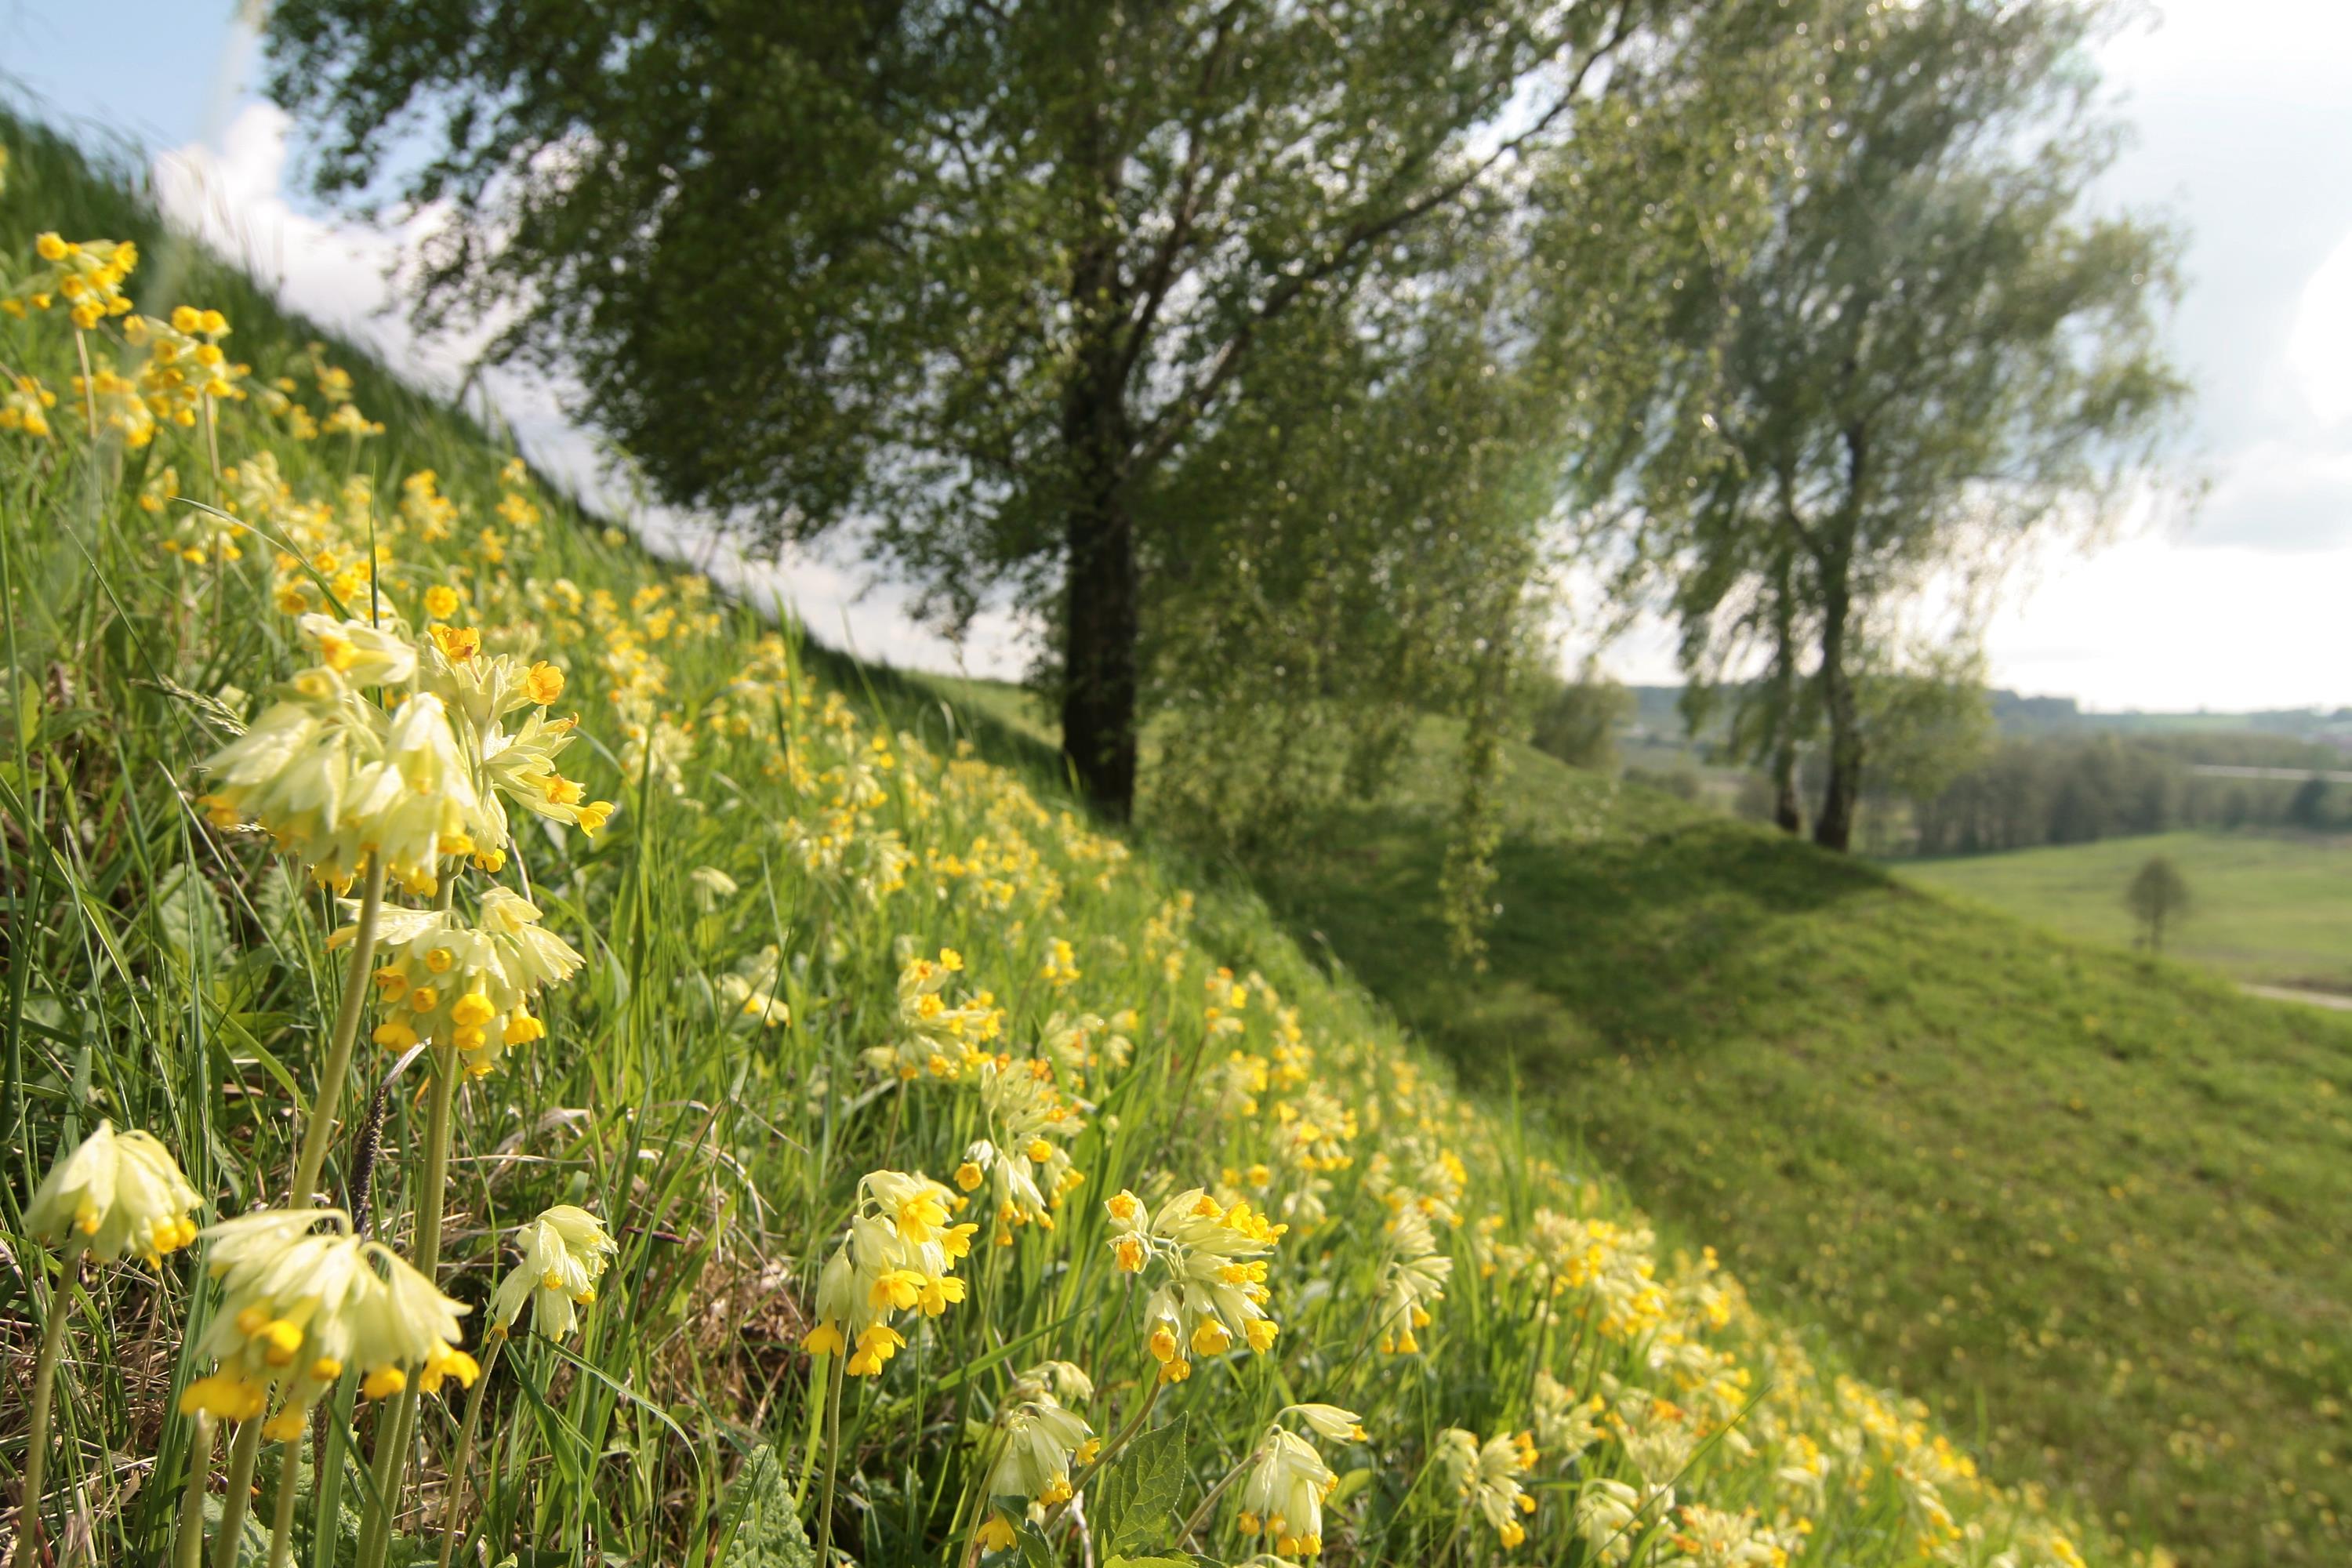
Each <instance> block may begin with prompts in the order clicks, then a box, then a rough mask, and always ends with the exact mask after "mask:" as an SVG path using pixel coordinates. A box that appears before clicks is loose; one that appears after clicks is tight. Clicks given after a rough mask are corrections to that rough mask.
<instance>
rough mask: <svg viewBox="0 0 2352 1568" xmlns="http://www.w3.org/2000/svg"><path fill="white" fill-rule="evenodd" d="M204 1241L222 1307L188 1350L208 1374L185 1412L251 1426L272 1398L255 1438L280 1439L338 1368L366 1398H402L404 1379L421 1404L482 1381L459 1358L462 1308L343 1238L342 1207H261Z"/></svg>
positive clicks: (405, 1267)
mask: <svg viewBox="0 0 2352 1568" xmlns="http://www.w3.org/2000/svg"><path fill="white" fill-rule="evenodd" d="M321 1222H326V1223H329V1224H331V1226H332V1227H333V1228H331V1229H330V1230H326V1231H321V1230H320V1229H318V1228H317V1227H318V1226H319V1225H320V1223H321ZM204 1236H205V1241H206V1242H208V1243H209V1244H210V1247H209V1256H208V1258H207V1259H206V1261H207V1264H208V1265H209V1267H210V1268H211V1271H212V1273H213V1275H214V1276H215V1278H216V1279H219V1280H220V1281H221V1283H222V1301H221V1307H220V1310H219V1311H218V1312H217V1313H216V1314H215V1317H214V1319H213V1321H212V1326H211V1328H210V1329H209V1330H208V1331H206V1333H205V1338H204V1340H203V1341H202V1342H200V1343H199V1345H198V1347H197V1349H198V1351H199V1352H200V1353H202V1354H205V1355H207V1356H210V1357H211V1358H213V1363H214V1366H213V1370H212V1372H211V1373H208V1374H207V1375H205V1377H202V1378H199V1379H197V1380H196V1381H195V1382H194V1383H192V1384H189V1385H188V1387H187V1390H186V1391H185V1393H184V1394H182V1396H181V1401H180V1407H181V1409H182V1411H183V1412H184V1413H186V1414H191V1415H193V1414H194V1413H195V1412H197V1411H200V1410H201V1411H206V1412H209V1413H210V1414H212V1415H215V1416H218V1417H219V1418H221V1419H222V1420H225V1421H245V1420H250V1419H251V1418H253V1417H254V1416H257V1415H260V1414H261V1413H262V1411H263V1410H264V1409H266V1408H267V1407H268V1402H269V1398H270V1395H271V1394H272V1392H273V1391H276V1392H278V1393H280V1394H282V1395H283V1404H282V1405H281V1407H280V1409H279V1412H278V1415H277V1416H275V1417H273V1418H272V1419H271V1421H270V1423H269V1425H268V1426H266V1427H264V1428H263V1430H264V1432H265V1433H266V1434H267V1435H268V1436H273V1437H279V1438H288V1437H292V1436H299V1433H300V1431H301V1427H302V1423H303V1420H304V1419H305V1418H306V1417H307V1415H308V1414H309V1412H310V1407H311V1406H312V1405H316V1404H317V1403H318V1402H319V1400H320V1398H321V1397H323V1396H324V1395H325V1394H326V1393H327V1391H328V1390H329V1389H330V1388H331V1387H333V1386H334V1383H335V1380H336V1379H337V1378H339V1377H341V1375H342V1374H343V1372H344V1370H345V1369H346V1368H347V1367H357V1368H359V1369H360V1370H361V1371H362V1373H363V1376H362V1382H361V1384H360V1391H361V1393H362V1394H364V1395H365V1396H366V1397H368V1398H370V1399H382V1398H384V1397H386V1396H387V1395H389V1394H395V1393H397V1392H399V1391H400V1390H401V1389H403V1388H405V1387H406V1386H407V1385H408V1379H409V1377H410V1376H411V1375H412V1373H413V1374H414V1375H415V1377H416V1379H417V1386H418V1387H419V1388H420V1389H422V1390H424V1391H425V1393H428V1394H430V1393H434V1392H436V1391H438V1389H439V1388H440V1387H441V1385H442V1384H443V1383H444V1381H446V1379H448V1378H451V1377H455V1378H456V1379H457V1381H458V1382H459V1383H460V1384H467V1385H470V1384H472V1383H473V1381H474V1379H475V1378H476V1377H477V1376H478V1375H480V1368H479V1367H478V1365H476V1363H475V1362H474V1358H473V1357H472V1356H470V1355H467V1353H466V1352H464V1351H462V1350H460V1349H458V1348H457V1339H458V1328H457V1319H458V1318H459V1317H460V1316H462V1315H463V1314H464V1313H466V1312H467V1311H469V1310H471V1309H470V1308H467V1307H465V1306H463V1305H461V1304H459V1303H458V1302H456V1301H453V1300H449V1298H447V1297H446V1296H444V1295H443V1294H442V1293H441V1292H440V1290H439V1289H437V1288H436V1286H435V1285H434V1284H433V1282H432V1281H431V1280H429V1279H426V1278H425V1276H424V1275H422V1274H420V1273H418V1272H417V1271H416V1270H415V1268H411V1267H410V1266H409V1264H408V1263H407V1261H406V1260H405V1259H404V1258H401V1257H400V1256H399V1254H397V1253H395V1252H394V1251H393V1250H392V1249H391V1248H390V1247H385V1246H384V1245H383V1244H382V1243H381V1242H374V1241H366V1240H362V1239H361V1238H360V1237H356V1236H354V1235H352V1230H351V1216H350V1215H346V1214H345V1213H343V1212H342V1211H341V1209H261V1210H258V1211H256V1212H255V1213H252V1214H246V1215H237V1216H236V1218H234V1219H228V1220H223V1221H222V1222H221V1223H220V1224H218V1225H215V1226H212V1227H211V1228H210V1229H209V1230H206V1231H205V1233H204Z"/></svg>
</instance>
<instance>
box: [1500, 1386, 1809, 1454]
mask: <svg viewBox="0 0 2352 1568" xmlns="http://www.w3.org/2000/svg"><path fill="white" fill-rule="evenodd" d="M1607 1407H1608V1406H1607V1405H1606V1403H1605V1402H1604V1401H1603V1400H1602V1399H1601V1396H1600V1395H1599V1394H1594V1395H1592V1396H1591V1398H1589V1399H1579V1398H1577V1397H1576V1395H1575V1394H1574V1393H1573V1391H1571V1390H1570V1388H1569V1387H1568V1385H1567V1384H1563V1383H1561V1382H1560V1381H1559V1379H1558V1378H1556V1377H1554V1376H1552V1374H1551V1373H1548V1372H1544V1371H1541V1370H1538V1372H1537V1373H1536V1384H1535V1439H1536V1446H1537V1447H1539V1448H1541V1449H1542V1450H1543V1451H1544V1452H1545V1453H1547V1454H1549V1455H1551V1456H1552V1458H1554V1459H1556V1460H1557V1459H1572V1458H1576V1457H1577V1456H1578V1455H1579V1454H1581V1453H1583V1452H1584V1450H1585V1449H1587V1448H1590V1447H1592V1445H1593V1444H1594V1443H1595V1442H1597V1441H1598V1440H1599V1439H1600V1436H1601V1426H1600V1423H1599V1421H1598V1420H1597V1419H1596V1417H1598V1416H1599V1415H1601V1411H1603V1410H1604V1409H1606V1408H1607ZM1815 1451H1816V1452H1819V1450H1818V1449H1817V1450H1815Z"/></svg>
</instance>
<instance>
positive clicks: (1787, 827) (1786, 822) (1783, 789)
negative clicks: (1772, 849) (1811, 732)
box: [1772, 739, 1805, 837]
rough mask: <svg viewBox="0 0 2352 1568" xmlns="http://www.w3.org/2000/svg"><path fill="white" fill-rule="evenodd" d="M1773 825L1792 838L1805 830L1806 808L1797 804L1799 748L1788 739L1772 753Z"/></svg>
mask: <svg viewBox="0 0 2352 1568" xmlns="http://www.w3.org/2000/svg"><path fill="white" fill-rule="evenodd" d="M1772 825H1773V826H1775V827H1778V828H1779V829H1780V831H1781V832H1783V833H1786V834H1789V835H1790V836H1792V837H1793V836H1794V835H1796V834H1800V833H1802V832H1803V831H1804V830H1805V811H1804V807H1802V806H1801V805H1798V804H1797V748H1796V746H1795V744H1794V743H1792V742H1790V741H1788V740H1786V739H1783V740H1782V741H1781V742H1780V745H1779V746H1778V747H1777V748H1776V749H1775V750H1774V751H1773V752H1772Z"/></svg>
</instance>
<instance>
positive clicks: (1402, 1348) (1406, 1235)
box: [1373, 1208, 1454, 1355]
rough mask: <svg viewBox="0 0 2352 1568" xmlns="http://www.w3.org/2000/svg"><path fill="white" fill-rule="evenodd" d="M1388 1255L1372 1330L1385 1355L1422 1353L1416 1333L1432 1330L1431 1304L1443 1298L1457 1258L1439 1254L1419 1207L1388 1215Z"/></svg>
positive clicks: (1382, 1273) (1382, 1268)
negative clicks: (1375, 1332)
mask: <svg viewBox="0 0 2352 1568" xmlns="http://www.w3.org/2000/svg"><path fill="white" fill-rule="evenodd" d="M1388 1232H1389V1257H1388V1261H1387V1262H1386V1263H1384V1264H1383V1265H1381V1286H1380V1298H1379V1302H1378V1304H1377V1305H1376V1306H1375V1307H1374V1309H1373V1313H1374V1317H1373V1326H1374V1327H1375V1328H1376V1329H1377V1330H1378V1331H1379V1332H1380V1336H1381V1351H1382V1352H1384V1353H1390V1354H1403V1355H1412V1354H1415V1353H1416V1352H1419V1351H1420V1349H1421V1341H1420V1340H1419V1339H1418V1338H1417V1337H1416V1333H1415V1331H1417V1330H1421V1329H1425V1328H1427V1327H1428V1326H1429V1304H1430V1303H1431V1302H1433V1301H1436V1300H1441V1299H1443V1298H1444V1294H1445V1282H1446V1280H1447V1279H1451V1278H1452V1277H1453V1273H1454V1259H1453V1258H1449V1257H1447V1256H1446V1255H1445V1254H1444V1253H1442V1252H1440V1251H1438V1250H1437V1238H1436V1237H1435V1236H1434V1235H1433V1233H1432V1232H1431V1230H1430V1226H1429V1220H1428V1217H1427V1216H1426V1215H1423V1212H1422V1211H1421V1210H1420V1209H1417V1208H1402V1209H1399V1210H1397V1212H1396V1213H1395V1214H1393V1215H1390V1216H1389V1223H1388Z"/></svg>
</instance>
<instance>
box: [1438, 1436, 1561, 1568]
mask: <svg viewBox="0 0 2352 1568" xmlns="http://www.w3.org/2000/svg"><path fill="white" fill-rule="evenodd" d="M1539 1457H1540V1456H1539V1454H1538V1450H1537V1448H1536V1446H1535V1440H1534V1438H1533V1437H1532V1436H1529V1435H1528V1433H1525V1432H1520V1433H1516V1434H1514V1433H1509V1432H1498V1433H1496V1435H1495V1436H1492V1437H1489V1438H1487V1439H1486V1442H1484V1443H1480V1442H1479V1441H1478V1439H1477V1437H1476V1436H1475V1435H1474V1434H1472V1433H1469V1432H1465V1431H1464V1430H1463V1429H1462V1428H1461V1427H1459V1426H1449V1427H1447V1428H1446V1429H1445V1430H1444V1431H1443V1432H1440V1433H1439V1434H1438V1435H1437V1452H1436V1459H1437V1464H1438V1468H1440V1469H1441V1470H1442V1471H1443V1472H1444V1476H1445V1479H1447V1480H1448V1481H1450V1482H1452V1483H1453V1486H1454V1491H1455V1493H1456V1494H1457V1495H1458V1496H1459V1497H1460V1498H1461V1500H1462V1503H1463V1506H1464V1507H1465V1509H1469V1510H1475V1512H1476V1513H1477V1514H1478V1515H1479V1517H1481V1518H1483V1519H1484V1520H1486V1522H1487V1523H1488V1524H1489V1525H1491V1526H1493V1527H1494V1531H1495V1533H1496V1536H1498V1537H1499V1538H1500V1539H1501V1541H1502V1542H1503V1546H1504V1549H1505V1550H1509V1549H1510V1548H1512V1547H1515V1546H1517V1545H1518V1544H1519V1542H1523V1541H1525V1540H1526V1539H1527V1538H1528V1528H1527V1526H1526V1525H1525V1524H1524V1523H1522V1522H1521V1516H1522V1515H1524V1514H1531V1513H1533V1512H1535V1510H1536V1500H1535V1499H1534V1497H1532V1496H1531V1495H1529V1493H1528V1489H1526V1488H1525V1487H1524V1486H1522V1485H1521V1484H1520V1483H1519V1478H1520V1477H1521V1476H1522V1475H1524V1474H1526V1473H1527V1472H1528V1471H1529V1470H1531V1469H1533V1468H1535V1465H1536V1460H1537V1459H1538V1458H1539Z"/></svg>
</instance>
